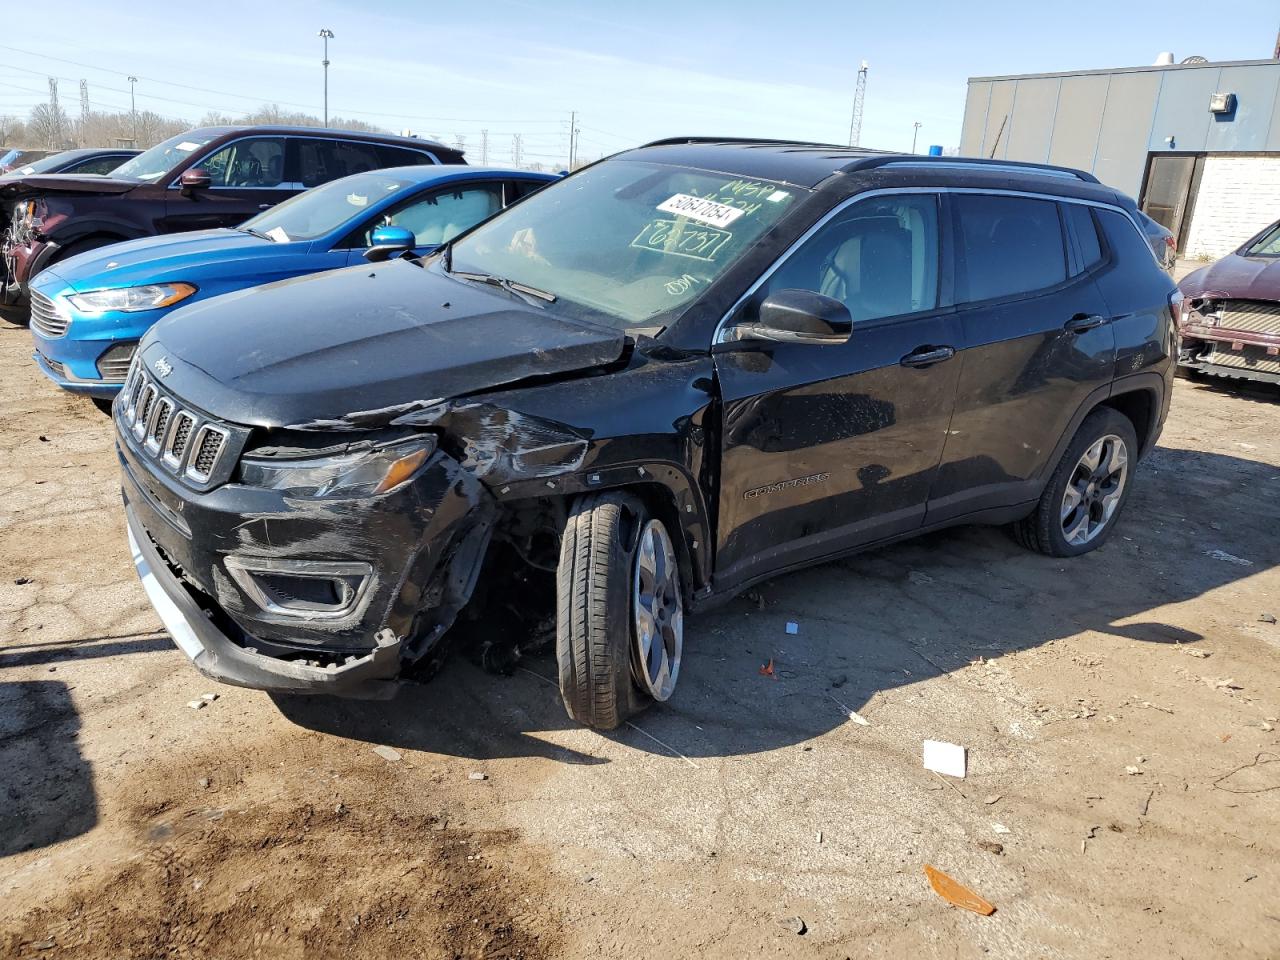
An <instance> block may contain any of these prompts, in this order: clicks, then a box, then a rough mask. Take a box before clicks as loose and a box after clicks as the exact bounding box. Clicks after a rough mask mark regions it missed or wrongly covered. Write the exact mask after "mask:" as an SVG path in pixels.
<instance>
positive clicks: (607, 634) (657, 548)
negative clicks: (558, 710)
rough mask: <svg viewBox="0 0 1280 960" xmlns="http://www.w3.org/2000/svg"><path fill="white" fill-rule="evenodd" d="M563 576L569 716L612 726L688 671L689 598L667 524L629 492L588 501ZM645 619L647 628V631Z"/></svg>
mask: <svg viewBox="0 0 1280 960" xmlns="http://www.w3.org/2000/svg"><path fill="white" fill-rule="evenodd" d="M646 543H647V544H649V549H648V550H645V549H642V545H643V544H646ZM657 557H661V558H662V559H661V560H660V561H657V560H655V559H654V558H657ZM654 570H659V573H658V574H657V575H656V576H655V575H654V574H653V571H654ZM556 580H557V583H556V586H557V603H556V660H557V664H558V667H559V674H560V696H561V697H562V698H563V700H564V706H565V710H567V711H568V713H569V716H570V717H572V718H573V719H574V720H576V721H577V722H578V723H581V724H584V725H586V726H589V727H594V728H596V729H598V730H612V729H614V728H615V727H618V726H620V725H621V724H622V723H624V722H625V721H626V720H627V718H628V717H631V716H633V715H634V714H636V713H638V712H639V711H641V710H643V709H644V708H645V707H647V706H649V704H650V703H652V702H653V701H654V700H655V699H657V700H665V699H667V698H668V697H670V696H671V693H672V692H673V691H674V689H675V683H676V678H677V677H678V675H679V670H680V654H681V650H682V647H683V635H684V597H683V594H682V591H681V585H680V573H679V564H678V562H677V560H676V555H675V550H674V547H672V545H671V540H670V536H669V535H668V534H667V532H666V527H665V526H663V524H662V522H661V521H660V520H657V519H656V518H654V517H651V516H650V515H649V513H648V511H647V510H646V509H645V507H644V504H643V503H642V502H641V501H640V500H639V499H638V498H636V497H633V496H631V495H629V494H625V493H618V492H609V493H599V494H588V495H586V496H584V497H580V498H579V499H578V500H577V501H576V502H575V503H574V505H573V507H572V508H571V510H570V513H569V520H568V523H567V524H566V525H565V531H564V536H563V538H562V540H561V545H560V564H559V568H558V570H557V573H556ZM658 581H660V583H658ZM637 609H640V610H641V613H640V614H639V615H638V614H637ZM641 623H644V624H647V625H648V628H646V629H645V630H644V634H643V635H642V632H641V626H640V624H641ZM645 636H647V637H649V638H650V642H649V643H644V642H643V641H644V639H645ZM642 650H647V651H648V655H647V658H645V659H644V660H642V658H643V657H645V655H644V654H642V652H641V651H642Z"/></svg>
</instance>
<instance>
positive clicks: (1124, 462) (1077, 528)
mask: <svg viewBox="0 0 1280 960" xmlns="http://www.w3.org/2000/svg"><path fill="white" fill-rule="evenodd" d="M1128 480H1129V448H1128V446H1127V445H1126V444H1125V442H1124V440H1123V439H1121V438H1120V437H1117V436H1116V435H1115V434H1107V435H1106V436H1105V437H1101V438H1099V439H1098V440H1096V441H1094V443H1093V444H1092V445H1090V447H1089V448H1088V449H1087V450H1085V452H1084V454H1083V455H1082V456H1081V457H1080V461H1079V462H1078V463H1077V464H1076V467H1075V469H1074V470H1073V471H1071V477H1070V479H1069V480H1068V481H1067V488H1066V490H1064V491H1063V494H1062V535H1063V537H1064V538H1066V541H1067V543H1069V544H1070V545H1071V546H1073V547H1079V546H1083V545H1084V544H1086V543H1089V542H1090V541H1091V540H1093V539H1094V538H1095V537H1097V536H1098V535H1099V534H1100V533H1102V531H1103V530H1105V529H1106V528H1107V525H1108V524H1109V523H1110V522H1111V518H1112V517H1113V516H1115V512H1116V508H1117V507H1118V506H1120V498H1121V497H1122V496H1123V494H1124V488H1125V484H1126V483H1127V482H1128Z"/></svg>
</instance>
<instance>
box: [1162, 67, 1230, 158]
mask: <svg viewBox="0 0 1280 960" xmlns="http://www.w3.org/2000/svg"><path fill="white" fill-rule="evenodd" d="M1220 73H1222V71H1221V70H1166V71H1165V73H1164V85H1163V86H1162V87H1161V88H1160V98H1159V100H1158V101H1157V103H1156V116H1155V122H1154V123H1153V124H1152V125H1151V140H1150V142H1149V143H1148V148H1149V149H1150V150H1152V151H1159V150H1168V149H1169V144H1168V143H1167V142H1166V140H1165V138H1166V137H1173V138H1174V145H1173V149H1175V150H1197V151H1198V150H1203V149H1205V141H1206V139H1207V137H1208V134H1209V97H1210V96H1211V95H1212V94H1213V92H1214V91H1215V90H1217V88H1218V75H1219V74H1220Z"/></svg>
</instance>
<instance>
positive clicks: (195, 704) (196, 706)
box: [187, 700, 209, 710]
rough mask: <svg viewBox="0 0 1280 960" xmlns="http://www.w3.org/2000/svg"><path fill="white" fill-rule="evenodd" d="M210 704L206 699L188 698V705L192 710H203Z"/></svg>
mask: <svg viewBox="0 0 1280 960" xmlns="http://www.w3.org/2000/svg"><path fill="white" fill-rule="evenodd" d="M208 705H209V704H208V703H207V702H206V701H204V700H188V701H187V706H188V707H190V708H191V709H192V710H203V709H204V708H205V707H207V706H208Z"/></svg>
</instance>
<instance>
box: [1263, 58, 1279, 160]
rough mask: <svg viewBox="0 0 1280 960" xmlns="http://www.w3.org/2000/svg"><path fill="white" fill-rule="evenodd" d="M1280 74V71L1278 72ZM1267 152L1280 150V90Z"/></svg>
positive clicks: (1272, 116)
mask: <svg viewBox="0 0 1280 960" xmlns="http://www.w3.org/2000/svg"><path fill="white" fill-rule="evenodd" d="M1277 73H1280V71H1277ZM1265 149H1267V150H1280V89H1278V90H1277V91H1276V103H1275V106H1274V107H1272V108H1271V125H1270V129H1269V130H1268V132H1267V145H1266V148H1265Z"/></svg>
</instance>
